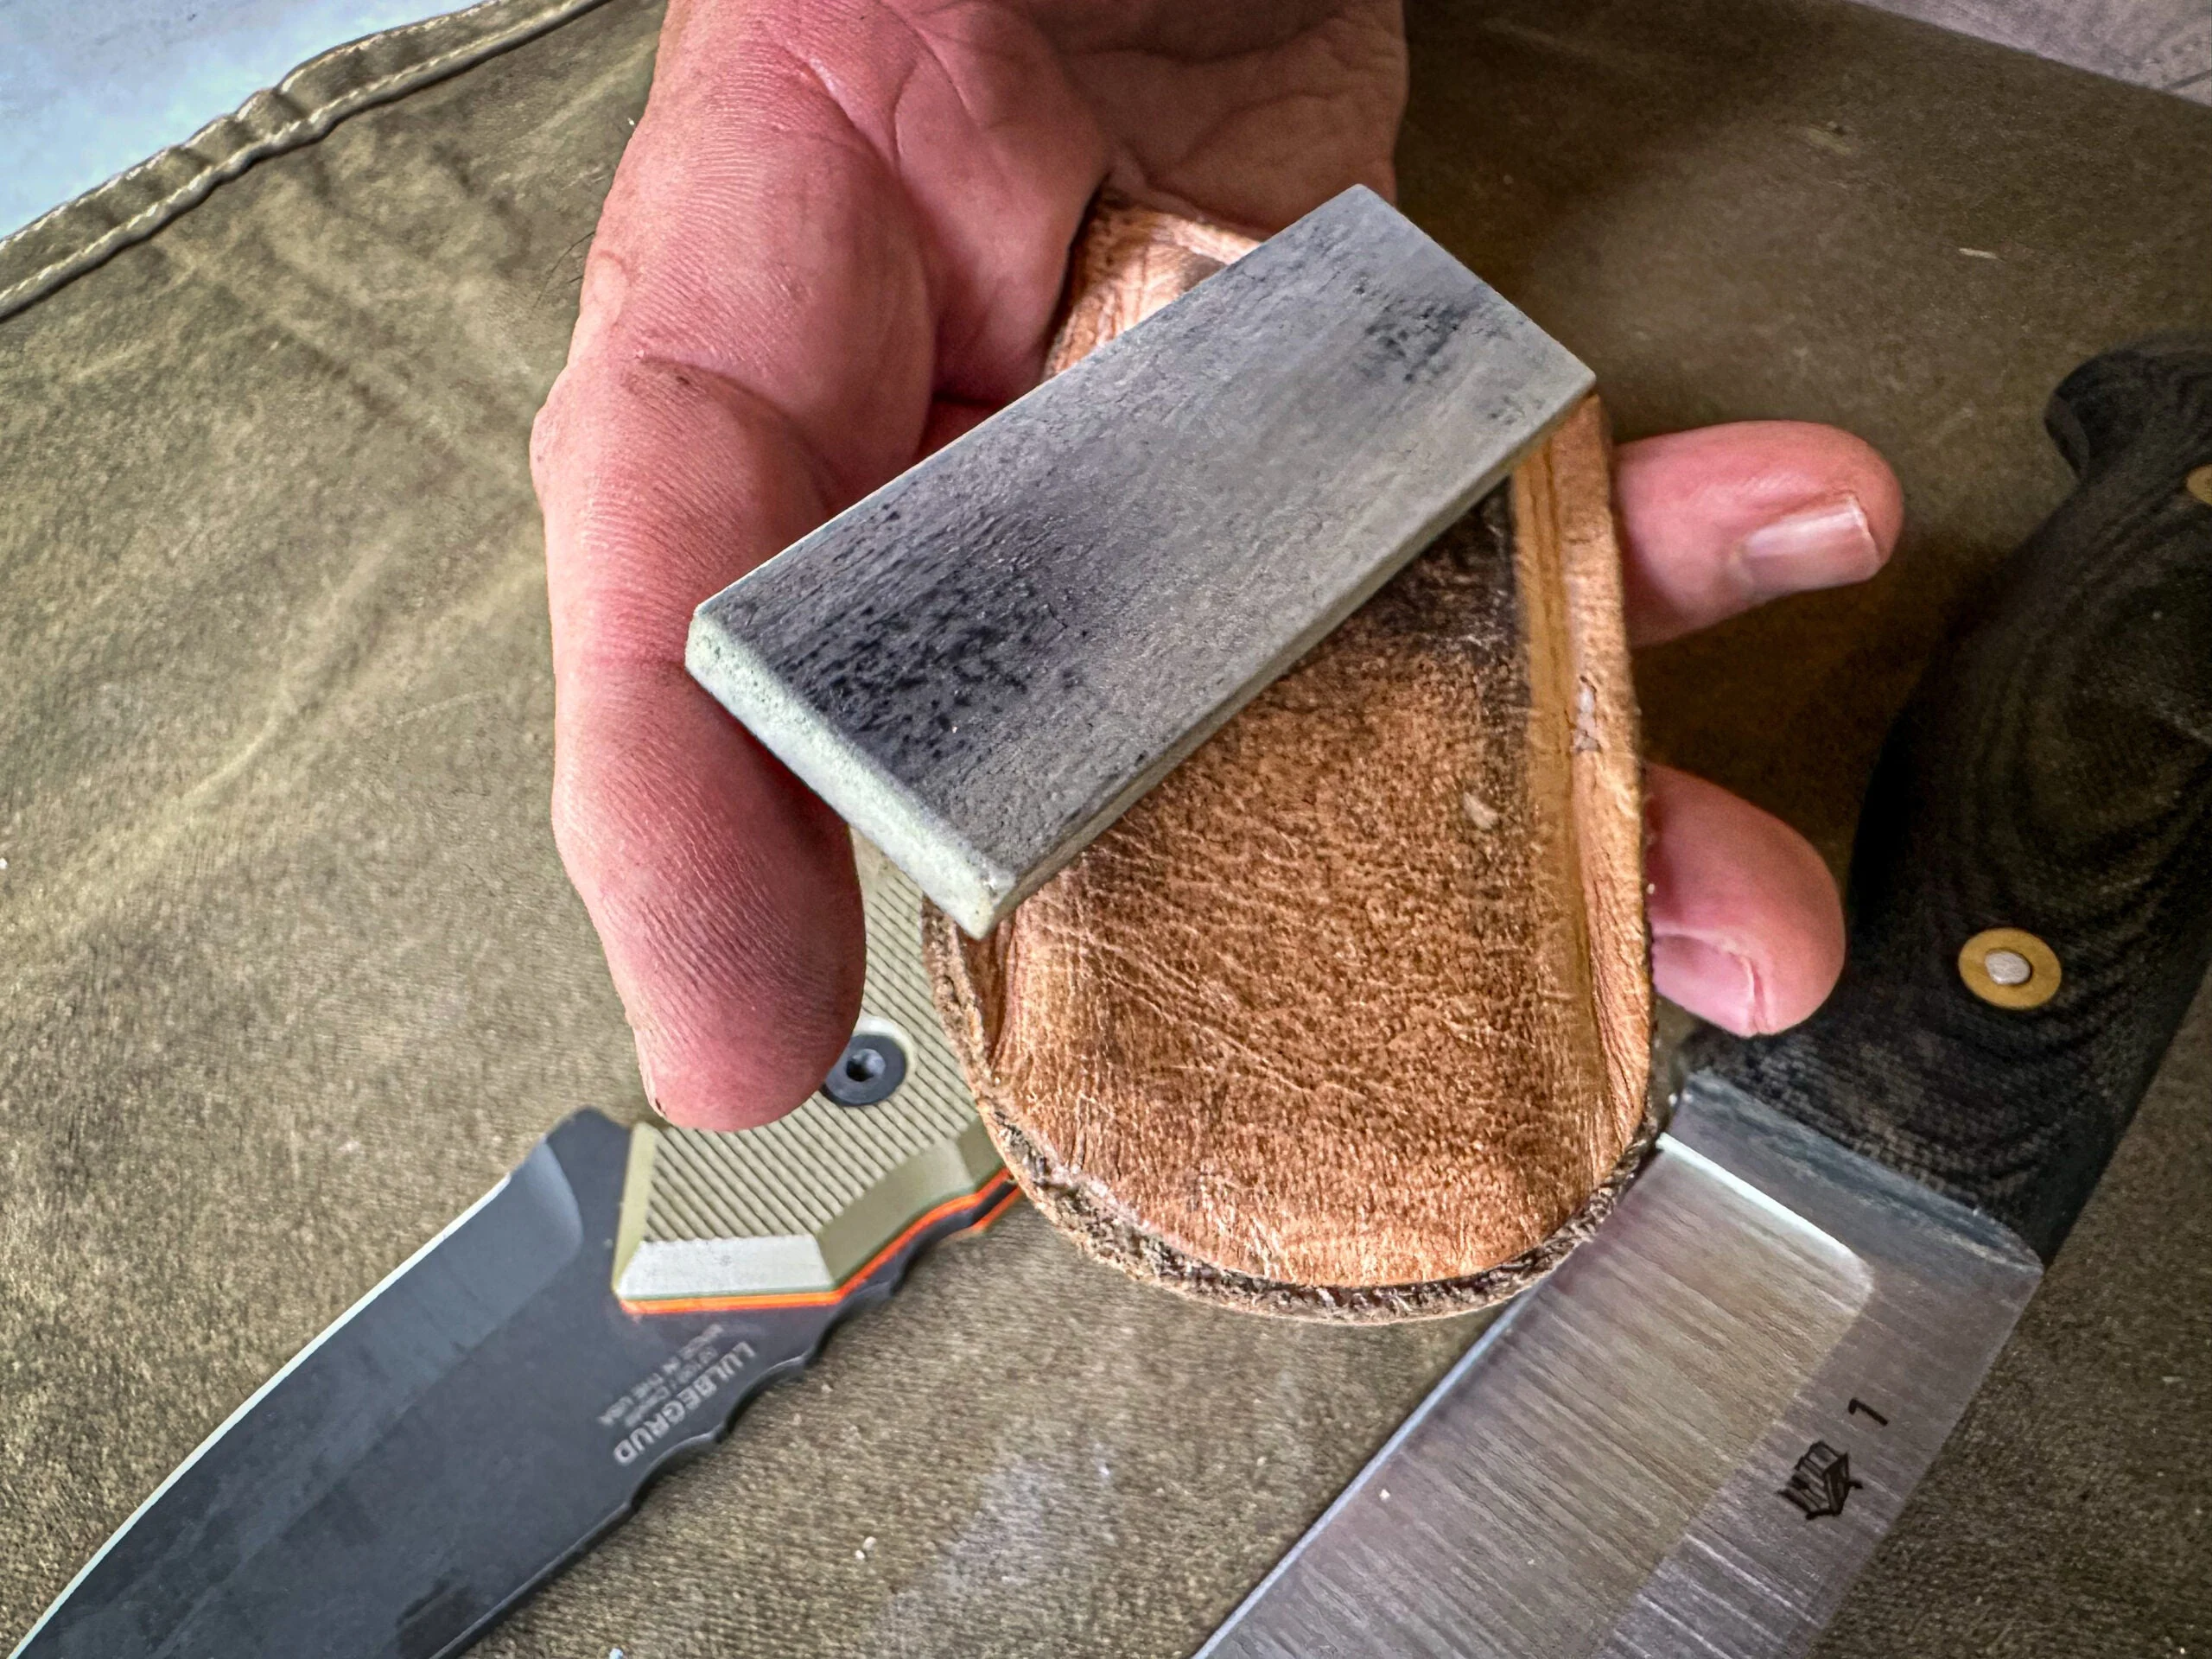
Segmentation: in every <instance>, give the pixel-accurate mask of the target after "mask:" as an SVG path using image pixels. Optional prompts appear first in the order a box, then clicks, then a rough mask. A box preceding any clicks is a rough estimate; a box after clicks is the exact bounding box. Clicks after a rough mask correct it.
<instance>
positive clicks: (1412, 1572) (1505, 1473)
mask: <svg viewBox="0 0 2212 1659" xmlns="http://www.w3.org/2000/svg"><path fill="white" fill-rule="evenodd" d="M2041 1274H2042V1267H2041V1264H2040V1263H2039V1262H2037V1259H2036V1257H2035V1256H2034V1255H2033V1254H2032V1253H2031V1252H2030V1251H2029V1250H2028V1249H2027V1248H2026V1247H2025V1246H2024V1245H2023V1244H2022V1243H2019V1241H2018V1239H2016V1238H2014V1237H2013V1236H2012V1234H2011V1233H2010V1232H2008V1231H2006V1230H2005V1229H2004V1228H2003V1227H2001V1226H1999V1225H1998V1224H1996V1223H1994V1222H1992V1221H1990V1220H1988V1219H1987V1218H1986V1217H1982V1216H1979V1215H1977V1214H1975V1213H1974V1211H1969V1210H1967V1209H1966V1208H1964V1207H1963V1206H1961V1205H1956V1204H1954V1203H1952V1202H1951V1201H1949V1200H1948V1199H1946V1198H1940V1197H1938V1196H1936V1194H1934V1193H1932V1192H1929V1191H1928V1190H1927V1189H1925V1188H1923V1187H1922V1186H1920V1185H1917V1184H1916V1183H1914V1182H1912V1181H1910V1180H1907V1179H1904V1177H1902V1176H1900V1175H1897V1174H1894V1173H1891V1171H1889V1170H1887V1169H1885V1168H1884V1167H1882V1166H1880V1165H1878V1164H1876V1163H1874V1162H1872V1160H1868V1159H1866V1158H1862V1157H1860V1156H1859V1155H1858V1154H1854V1153H1851V1152H1847V1151H1846V1150H1844V1149H1843V1148H1842V1147H1839V1146H1837V1145H1836V1144H1835V1143H1834V1142H1833V1141H1828V1140H1827V1139H1826V1138H1825V1137H1823V1136H1821V1135H1816V1134H1815V1133H1814V1132H1812V1131H1811V1130H1809V1129H1806V1128H1802V1127H1801V1126H1799V1125H1798V1124H1796V1123H1794V1122H1790V1121H1789V1120H1788V1119H1785V1118H1783V1117H1782V1116H1779V1115H1778V1114H1777V1113H1775V1112H1772V1111H1770V1110H1769V1109H1767V1108H1765V1107H1764V1106H1762V1105H1760V1104H1759V1103H1758V1102H1757V1101H1754V1100H1752V1099H1751V1098H1750V1097H1749V1096H1745V1095H1744V1094H1742V1093H1740V1092H1738V1090H1734V1089H1732V1088H1731V1087H1730V1086H1729V1085H1727V1084H1725V1083H1722V1082H1720V1081H1719V1080H1718V1079H1717V1078H1714V1077H1709V1076H1705V1075H1702V1074H1701V1075H1699V1076H1697V1077H1693V1078H1692V1079H1691V1080H1690V1083H1689V1084H1688V1086H1687V1087H1686V1088H1685V1090H1683V1093H1682V1096H1681V1101H1680V1103H1679V1106H1678V1109H1677V1112H1676V1116H1675V1122H1674V1124H1673V1126H1672V1128H1671V1129H1670V1131H1669V1134H1667V1135H1665V1136H1663V1137H1662V1139H1661V1141H1660V1143H1659V1147H1658V1150H1657V1151H1656V1154H1654V1156H1653V1158H1652V1160H1651V1162H1650V1163H1649V1165H1648V1166H1646V1167H1645V1169H1644V1170H1643V1173H1641V1174H1640V1175H1639V1176H1638V1177H1637V1179H1636V1181H1635V1183H1634V1185H1632V1186H1631V1187H1630V1190H1629V1192H1628V1193H1627V1194H1626V1195H1625V1196H1624V1198H1623V1199H1622V1201H1621V1204H1620V1206H1619V1208H1618V1210H1617V1211H1615V1213H1614V1215H1613V1217H1612V1218H1611V1220H1609V1221H1608V1222H1607V1223H1606V1224H1605V1226H1604V1227H1603V1228H1602V1229H1601V1230H1599V1233H1598V1235H1597V1236H1596V1237H1595V1238H1593V1239H1592V1241H1591V1242H1590V1243H1586V1244H1585V1245H1583V1246H1582V1247H1581V1248H1580V1249H1578V1250H1577V1251H1576V1252H1575V1253H1574V1254H1573V1255H1571V1256H1570V1257H1568V1258H1567V1261H1566V1262H1564V1263H1563V1264H1562V1265H1561V1266H1560V1268H1559V1269H1558V1271H1557V1272H1555V1273H1554V1274H1553V1275H1552V1276H1551V1278H1550V1279H1549V1280H1548V1281H1546V1282H1545V1283H1544V1284H1543V1285H1542V1286H1541V1287H1539V1288H1538V1289H1537V1290H1535V1292H1533V1293H1531V1294H1529V1296H1528V1297H1527V1298H1526V1299H1524V1300H1522V1302H1521V1303H1519V1304H1518V1305H1516V1306H1515V1307H1514V1308H1513V1309H1512V1310H1511V1311H1510V1312H1509V1313H1507V1314H1506V1315H1505V1316H1504V1317H1503V1319H1499V1320H1498V1321H1497V1324H1495V1325H1492V1326H1491V1328H1490V1329H1489V1330H1488V1331H1487V1332H1484V1334H1483V1336H1482V1338H1480V1339H1479V1340H1478V1342H1477V1343H1476V1344H1475V1346H1474V1347H1473V1348H1471V1349H1470V1350H1469V1351H1468V1352H1467V1354H1466V1355H1465V1357H1463V1358H1462V1359H1461V1360H1460V1362H1459V1364H1458V1365H1456V1366H1455V1367H1454V1368H1453V1369H1452V1371H1451V1373H1450V1374H1449V1375H1448V1376H1446V1377H1445V1379H1444V1381H1443V1382H1441V1383H1439V1384H1438V1385H1437V1387H1436V1389H1435V1390H1434V1392H1433V1393H1432V1394H1431V1395H1429V1397H1428V1399H1427V1401H1426V1402H1423V1404H1422V1405H1421V1408H1419V1409H1418V1410H1416V1411H1415V1412H1414V1415H1413V1416H1412V1417H1411V1418H1410V1419H1408V1421H1407V1422H1406V1424H1405V1425H1404V1427H1402V1428H1401V1429H1400V1430H1399V1431H1398V1433H1397V1434H1396V1435H1395V1436H1394V1437H1393V1438H1392V1440H1390V1441H1389V1444H1388V1445H1386V1446H1384V1447H1383V1450H1382V1451H1381V1452H1378V1453H1377V1454H1376V1457H1375V1459H1374V1460H1373V1461H1372V1462H1371V1463H1370V1464H1369V1465H1368V1466H1367V1468H1366V1469H1365V1470H1364V1471H1363V1472H1362V1473H1361V1474H1360V1475H1359V1477H1358V1478H1357V1479H1356V1480H1354V1481H1353V1482H1352V1484H1351V1486H1350V1487H1348V1488H1347V1489H1346V1490H1345V1491H1344V1494H1343V1496H1342V1497H1339V1498H1338V1500H1337V1502H1336V1503H1335V1504H1334V1505H1332V1507H1331V1508H1330V1509H1329V1510H1328V1511H1327V1512H1326V1513H1325V1514H1324V1515H1323V1516H1322V1517H1321V1518H1320V1520H1319V1521H1318V1522H1315V1523H1314V1525H1313V1529H1311V1530H1310V1531H1308V1532H1307V1533H1306V1535H1305V1536H1304V1537H1303V1538H1302V1539H1300V1541H1299V1542H1298V1543H1297V1544H1296V1545H1295V1546H1294V1547H1293V1548H1292V1550H1291V1552H1290V1554H1288V1555H1287V1556H1286V1557H1284V1559H1283V1560H1282V1561H1281V1563H1280V1564H1279V1565H1278V1566H1277V1567H1275V1569H1274V1572H1273V1573H1269V1574H1268V1577H1267V1578H1266V1580H1263V1581H1262V1583H1261V1585H1260V1586H1259V1587H1258V1588H1257V1589H1256V1590H1255V1591H1254V1592H1252V1594H1251V1596H1250V1597H1249V1598H1248V1599H1246V1601H1245V1602H1244V1604H1243V1606H1241V1607H1239V1608H1238V1609H1237V1611H1236V1612H1235V1613H1234V1614H1232V1615H1231V1616H1230V1618H1229V1620H1228V1622H1227V1623H1226V1624H1224V1625H1223V1626H1222V1628H1221V1629H1220V1630H1218V1631H1217V1632H1216V1633H1215V1635H1214V1637H1213V1638H1212V1639H1211V1641H1210V1642H1209V1643H1207V1644H1206V1645H1205V1648H1204V1649H1201V1650H1200V1659H1284V1656H1301V1659H1319V1656H1333V1655H1339V1654H1341V1655H1347V1656H1349V1655H1360V1656H1363V1659H1383V1656H1389V1659H1396V1656H1423V1659H1426V1656H1438V1659H1443V1656H1452V1659H1478V1656H1482V1659H1487V1656H1493V1655H1495V1656H1515V1659H1519V1656H1531V1655H1541V1656H1545V1659H1574V1656H1585V1655H1605V1656H1618V1659H1627V1656H1659V1655H1667V1656H1682V1655H1712V1656H1726V1659H1780V1656H1784V1655H1791V1654H1801V1653H1803V1652H1805V1651H1806V1650H1807V1649H1808V1648H1809V1647H1810V1646H1811V1645H1812V1643H1813V1640H1814V1638H1815V1637H1816V1636H1817V1635H1818V1633H1819V1631H1820V1630H1821V1626H1822V1625H1823V1624H1825V1623H1826V1622H1827V1619H1828V1618H1829V1616H1830V1615H1831V1614H1832V1613H1834V1611H1835V1609H1836V1607H1837V1605H1839V1604H1840V1601H1841V1600H1842V1599H1843V1593H1844V1591H1845V1589H1846V1588H1847V1586H1849V1584H1850V1582H1851V1580H1852V1579H1853V1577H1854V1576H1855V1575H1856V1574H1857V1573H1858V1572H1859V1568H1860V1567H1863V1566H1864V1565H1865V1564H1866V1559H1867V1557H1868V1556H1869V1555H1870V1554H1872V1552H1873V1548H1874V1546H1875V1544H1876V1542H1877V1541H1878V1540H1879V1539H1880V1537H1881V1535H1882V1534H1883V1533H1884V1532H1885V1530H1886V1529H1888V1528H1889V1526H1890V1524H1891V1522H1893V1521H1894V1520H1895V1519H1896V1518H1897V1514H1898V1511H1899V1510H1902V1509H1903V1507H1904V1502H1905V1498H1906V1497H1907V1496H1908V1495H1909V1494H1910V1491H1911V1490H1912V1488H1913V1486H1914V1484H1916V1482H1917V1481H1918V1480H1919V1478H1920V1477H1921V1476H1922V1474H1923V1472H1925V1471H1926V1470H1927V1468H1928V1465H1929V1463H1930V1462H1931V1461H1932V1460H1933V1459H1934V1458H1935V1455H1936V1451H1937V1449H1938V1448H1939V1447H1940V1446H1942V1443H1943V1440H1944V1438H1945V1436H1947V1435H1948V1433H1950V1430H1951V1427H1952V1425H1953V1424H1954V1423H1955V1422H1956V1421H1958V1418H1959V1415H1960V1414H1961V1412H1962V1411H1963V1410H1964V1409H1965V1408H1966V1404H1967V1401H1968V1400H1969V1399H1970V1398H1971V1397H1972V1396H1973V1395H1974V1389H1976V1387H1978V1386H1979V1384H1980V1381H1981V1378H1982V1376H1983V1374H1984V1373H1985V1372H1986V1370H1988V1368H1989V1365H1990V1363H1991V1362H1992V1361H1993V1360H1994V1359H1995V1357H1996V1356H1997V1353H1998V1351H1999V1348H2000V1347H2002V1345H2003V1344H2004V1341H2005V1336H2006V1335H2007V1333H2008V1332H2010V1331H2011V1330H2012V1325H2013V1323H2014V1321H2015V1320H2016V1319H2018V1317H2019V1313H2020V1310H2021V1308H2022V1307H2024V1306H2025V1305H2026V1302H2027V1300H2028V1298H2029V1296H2030V1295H2031V1294H2032V1293H2033V1291H2034V1289H2035V1287H2036V1283H2037V1280H2038V1279H2039V1278H2040V1276H2041Z"/></svg>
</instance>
